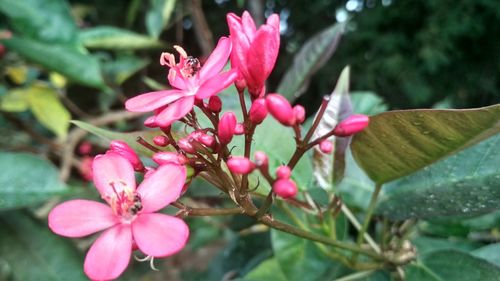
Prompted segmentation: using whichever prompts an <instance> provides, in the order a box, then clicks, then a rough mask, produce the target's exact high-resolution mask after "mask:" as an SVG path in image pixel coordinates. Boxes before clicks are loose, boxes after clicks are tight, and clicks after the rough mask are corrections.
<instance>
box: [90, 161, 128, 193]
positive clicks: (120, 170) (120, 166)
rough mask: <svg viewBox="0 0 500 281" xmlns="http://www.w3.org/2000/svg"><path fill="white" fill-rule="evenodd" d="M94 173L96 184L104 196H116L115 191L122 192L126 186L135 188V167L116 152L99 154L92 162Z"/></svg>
mask: <svg viewBox="0 0 500 281" xmlns="http://www.w3.org/2000/svg"><path fill="white" fill-rule="evenodd" d="M92 173H93V175H94V184H95V186H96V188H97V190H98V191H99V193H100V194H101V196H102V197H103V198H106V197H109V196H114V195H115V191H116V192H121V191H123V190H124V189H125V188H128V189H131V190H135V175H134V168H133V167H132V164H130V162H129V161H128V160H127V159H126V158H124V157H123V156H121V155H119V154H118V153H116V152H112V151H108V152H107V153H106V154H104V155H102V154H101V155H97V156H96V157H95V158H94V162H93V163H92ZM112 185H113V186H114V188H115V190H113V188H112Z"/></svg>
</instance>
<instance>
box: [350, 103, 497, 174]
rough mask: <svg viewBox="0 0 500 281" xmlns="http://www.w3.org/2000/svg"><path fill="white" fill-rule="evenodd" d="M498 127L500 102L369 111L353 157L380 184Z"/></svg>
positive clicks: (353, 146)
mask: <svg viewBox="0 0 500 281" xmlns="http://www.w3.org/2000/svg"><path fill="white" fill-rule="evenodd" d="M499 131H500V105H493V106H489V107H483V108H476V109H464V110H458V109H456V110H437V109H421V110H399V111H390V112H384V113H381V114H378V115H376V116H373V117H372V118H371V120H370V125H369V126H368V128H366V129H365V130H364V131H363V132H361V133H359V134H356V135H355V136H354V137H353V140H352V143H351V148H352V151H353V155H354V159H356V161H357V162H358V164H359V165H360V166H361V167H362V168H363V169H364V170H365V171H366V173H367V174H368V176H369V177H370V178H371V179H373V180H374V181H375V182H377V183H379V184H382V183H385V182H388V181H391V180H394V179H397V178H400V177H402V176H405V175H408V174H410V173H412V172H415V171H417V170H419V169H421V168H423V167H425V166H427V165H429V164H432V163H434V162H436V161H437V160H439V159H441V158H443V157H445V156H448V155H451V154H453V153H455V152H457V151H460V150H462V149H464V148H465V147H468V146H470V145H472V144H474V143H477V142H479V141H481V140H483V139H486V138H488V137H490V136H492V135H494V134H496V133H498V132H499Z"/></svg>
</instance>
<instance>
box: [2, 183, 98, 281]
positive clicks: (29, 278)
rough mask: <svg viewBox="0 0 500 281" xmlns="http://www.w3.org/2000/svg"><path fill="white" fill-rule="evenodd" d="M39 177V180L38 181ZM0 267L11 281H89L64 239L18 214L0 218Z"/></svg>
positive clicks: (8, 214) (76, 252)
mask: <svg viewBox="0 0 500 281" xmlns="http://www.w3.org/2000/svg"><path fill="white" fill-rule="evenodd" d="M40 179H41V177H39V178H38V180H40ZM0 225H2V227H1V228H0V263H2V264H7V267H8V268H9V269H10V272H11V276H10V278H11V279H8V280H13V281H66V280H72V281H79V280H82V281H83V280H88V279H87V277H85V275H84V273H83V258H82V255H81V253H79V252H78V251H77V250H76V249H75V248H74V247H73V246H72V245H71V244H70V242H69V241H68V240H67V239H66V238H62V237H58V236H56V235H54V234H53V233H52V232H50V230H49V229H48V227H47V225H46V224H45V223H44V224H41V223H40V222H37V221H35V220H34V219H32V218H30V217H28V216H27V215H25V214H22V213H20V212H6V213H3V214H2V215H1V216H0Z"/></svg>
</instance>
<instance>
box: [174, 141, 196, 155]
mask: <svg viewBox="0 0 500 281" xmlns="http://www.w3.org/2000/svg"><path fill="white" fill-rule="evenodd" d="M191 140H192V139H191V138H190V137H186V138H182V139H180V140H179V141H178V142H177V145H178V146H179V147H180V148H181V149H182V150H184V152H186V153H191V154H194V153H196V149H195V148H194V147H193V145H192V144H191Z"/></svg>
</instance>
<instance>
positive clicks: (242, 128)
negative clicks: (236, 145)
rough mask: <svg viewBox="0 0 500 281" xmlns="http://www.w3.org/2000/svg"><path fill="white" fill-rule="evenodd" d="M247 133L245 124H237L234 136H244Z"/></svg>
mask: <svg viewBox="0 0 500 281" xmlns="http://www.w3.org/2000/svg"><path fill="white" fill-rule="evenodd" d="M244 133H245V126H243V124H241V123H238V124H236V127H234V134H235V135H238V136H239V135H243V134H244Z"/></svg>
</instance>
